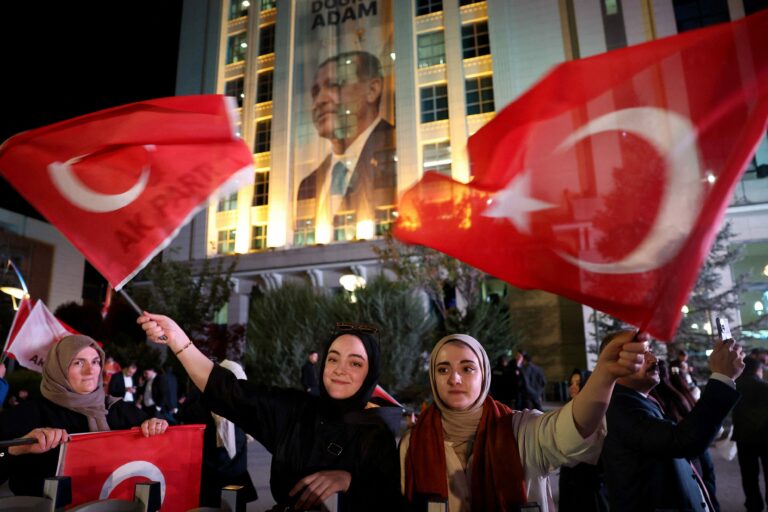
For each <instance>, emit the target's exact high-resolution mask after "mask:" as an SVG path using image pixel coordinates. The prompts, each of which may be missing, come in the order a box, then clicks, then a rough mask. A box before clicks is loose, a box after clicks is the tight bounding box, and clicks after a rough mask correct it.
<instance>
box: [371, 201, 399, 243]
mask: <svg viewBox="0 0 768 512" xmlns="http://www.w3.org/2000/svg"><path fill="white" fill-rule="evenodd" d="M396 219H397V208H396V206H395V205H391V206H382V207H380V208H376V236H384V235H385V234H387V233H388V232H389V231H391V230H392V226H393V225H394V223H395V220H396Z"/></svg>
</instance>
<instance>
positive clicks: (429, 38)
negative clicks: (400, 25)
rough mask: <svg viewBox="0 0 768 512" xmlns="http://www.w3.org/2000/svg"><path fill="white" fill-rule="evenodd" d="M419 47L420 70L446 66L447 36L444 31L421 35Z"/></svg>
mask: <svg viewBox="0 0 768 512" xmlns="http://www.w3.org/2000/svg"><path fill="white" fill-rule="evenodd" d="M417 45H418V51H419V67H420V68H426V67H428V66H437V65H438V64H445V36H444V34H443V31H442V30H436V31H434V32H428V33H426V34H420V35H419V39H418V42H417Z"/></svg>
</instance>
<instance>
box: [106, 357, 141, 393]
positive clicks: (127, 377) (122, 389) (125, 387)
mask: <svg viewBox="0 0 768 512" xmlns="http://www.w3.org/2000/svg"><path fill="white" fill-rule="evenodd" d="M135 374H136V364H134V363H131V364H129V365H128V366H126V367H125V368H123V369H122V370H121V371H120V372H118V373H116V374H114V375H113V376H112V378H111V379H109V389H108V392H109V394H110V395H112V396H116V397H118V398H122V399H123V401H125V402H133V401H134V399H135V396H134V395H135V394H136V386H134V382H133V376H134V375H135Z"/></svg>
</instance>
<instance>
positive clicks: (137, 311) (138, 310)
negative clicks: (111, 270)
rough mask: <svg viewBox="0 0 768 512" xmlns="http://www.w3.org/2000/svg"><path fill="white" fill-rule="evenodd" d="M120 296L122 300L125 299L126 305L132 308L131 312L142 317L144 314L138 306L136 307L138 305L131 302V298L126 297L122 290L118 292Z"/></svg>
mask: <svg viewBox="0 0 768 512" xmlns="http://www.w3.org/2000/svg"><path fill="white" fill-rule="evenodd" d="M120 295H122V296H123V298H124V299H125V300H126V301H127V302H128V304H130V305H131V307H132V308H133V310H134V311H135V312H136V314H138V315H139V316H141V315H143V314H144V312H143V311H142V310H141V308H140V307H139V305H138V304H136V303H135V302H134V301H133V299H132V298H131V296H130V295H128V294H127V293H126V292H125V290H122V289H121V290H120Z"/></svg>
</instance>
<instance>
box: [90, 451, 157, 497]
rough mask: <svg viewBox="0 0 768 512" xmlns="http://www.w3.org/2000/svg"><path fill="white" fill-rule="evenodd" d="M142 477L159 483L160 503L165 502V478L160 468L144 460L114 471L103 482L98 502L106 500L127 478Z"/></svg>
mask: <svg viewBox="0 0 768 512" xmlns="http://www.w3.org/2000/svg"><path fill="white" fill-rule="evenodd" d="M138 476H143V477H144V478H148V479H149V480H151V481H153V482H160V503H162V502H163V501H164V500H165V476H163V472H162V471H160V468H158V467H157V466H155V465H154V464H152V463H151V462H147V461H145V460H134V461H132V462H127V463H125V464H123V465H122V466H120V467H119V468H117V469H116V470H114V471H113V472H112V474H111V475H109V476H108V477H107V479H106V480H105V481H104V485H102V486H101V492H100V493H99V499H100V500H106V499H107V498H109V495H110V494H111V493H112V491H113V490H114V489H115V488H116V487H117V486H118V485H120V484H121V483H123V481H125V480H128V479H129V478H133V477H138Z"/></svg>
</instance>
